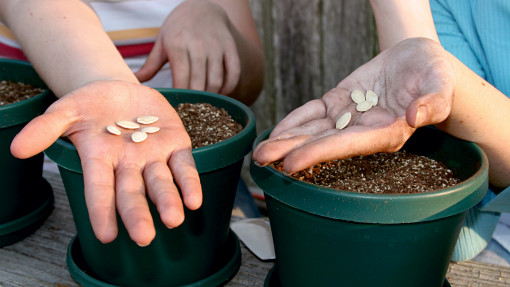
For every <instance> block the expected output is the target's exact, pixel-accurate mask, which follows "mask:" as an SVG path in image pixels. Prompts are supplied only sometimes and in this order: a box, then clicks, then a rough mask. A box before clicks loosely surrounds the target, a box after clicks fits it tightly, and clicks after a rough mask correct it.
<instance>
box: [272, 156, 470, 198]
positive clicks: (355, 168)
mask: <svg viewBox="0 0 510 287" xmlns="http://www.w3.org/2000/svg"><path fill="white" fill-rule="evenodd" d="M271 165H272V166H273V167H274V168H276V169H277V170H279V171H280V172H282V171H283V167H282V163H281V162H275V163H273V164H271ZM289 176H290V177H293V178H295V179H298V180H301V181H304V182H308V183H311V184H315V185H319V186H324V187H329V188H334V189H339V190H346V191H352V192H358V193H377V194H404V193H422V192H430V191H435V190H439V189H444V188H447V187H451V186H453V185H455V184H458V183H460V179H458V178H457V177H455V175H454V173H453V171H452V170H450V169H448V168H447V167H446V166H445V165H444V164H443V163H441V162H438V161H436V160H434V159H431V158H428V157H425V156H420V155H416V154H412V153H409V152H406V151H404V150H401V151H398V152H395V153H377V154H372V155H366V156H356V157H352V158H348V159H343V160H332V161H328V162H323V163H320V164H317V165H314V166H313V167H311V168H308V169H305V170H302V171H299V172H296V173H293V174H290V175H289Z"/></svg>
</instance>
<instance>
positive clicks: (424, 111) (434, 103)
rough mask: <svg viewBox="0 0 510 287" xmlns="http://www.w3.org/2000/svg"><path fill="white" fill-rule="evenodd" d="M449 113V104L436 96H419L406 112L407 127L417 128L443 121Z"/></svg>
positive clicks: (444, 99)
mask: <svg viewBox="0 0 510 287" xmlns="http://www.w3.org/2000/svg"><path fill="white" fill-rule="evenodd" d="M450 111H451V103H450V102H449V101H448V100H447V99H446V98H445V97H442V96H440V95H438V94H428V95H424V96H421V97H419V98H417V99H415V100H414V101H412V102H411V104H410V105H409V107H408V108H407V110H406V120H407V123H408V124H409V126H411V127H414V128H419V127H422V126H426V125H432V124H437V123H440V122H442V121H443V120H445V119H446V118H447V117H448V116H449V115H450Z"/></svg>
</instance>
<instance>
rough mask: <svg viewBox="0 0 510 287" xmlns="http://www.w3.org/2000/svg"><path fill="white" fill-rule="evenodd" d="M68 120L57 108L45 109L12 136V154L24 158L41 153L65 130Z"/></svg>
mask: <svg viewBox="0 0 510 287" xmlns="http://www.w3.org/2000/svg"><path fill="white" fill-rule="evenodd" d="M70 121H71V120H70V118H69V117H67V116H66V114H65V113H64V112H60V111H58V110H53V111H51V112H49V111H46V112H45V113H44V114H42V115H40V116H38V117H36V118H34V119H33V120H32V121H30V122H29V123H28V124H27V125H26V126H25V127H24V128H23V129H22V130H21V131H20V132H19V133H18V134H17V135H16V136H15V137H14V139H13V141H12V143H11V153H12V155H13V156H14V157H16V158H20V159H25V158H29V157H32V156H34V155H36V154H39V153H41V152H42V151H44V150H45V149H47V148H48V147H49V146H50V145H52V144H53V143H54V142H55V141H56V140H57V139H58V138H59V137H60V136H61V135H62V134H63V133H64V132H65V130H66V129H67V127H68V126H69V124H70Z"/></svg>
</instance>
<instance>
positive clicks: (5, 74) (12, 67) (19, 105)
mask: <svg viewBox="0 0 510 287" xmlns="http://www.w3.org/2000/svg"><path fill="white" fill-rule="evenodd" d="M0 78H1V80H5V81H15V82H22V83H24V84H29V85H33V86H35V87H38V88H42V89H45V91H43V92H42V93H40V94H38V95H36V96H34V97H32V98H30V99H26V100H23V101H20V102H16V103H12V104H8V105H3V106H0V128H7V127H11V126H16V125H19V124H24V123H27V122H29V121H30V120H32V119H33V118H34V117H36V116H38V115H40V114H42V113H44V111H45V110H46V108H47V107H48V106H49V105H50V104H51V103H52V102H53V101H54V100H55V96H54V95H53V93H52V92H51V91H50V90H49V89H48V87H47V86H46V85H45V84H44V82H43V80H42V79H41V78H40V77H39V75H38V74H37V72H36V71H35V70H34V68H33V67H32V65H31V64H30V63H28V62H25V61H20V60H12V59H0Z"/></svg>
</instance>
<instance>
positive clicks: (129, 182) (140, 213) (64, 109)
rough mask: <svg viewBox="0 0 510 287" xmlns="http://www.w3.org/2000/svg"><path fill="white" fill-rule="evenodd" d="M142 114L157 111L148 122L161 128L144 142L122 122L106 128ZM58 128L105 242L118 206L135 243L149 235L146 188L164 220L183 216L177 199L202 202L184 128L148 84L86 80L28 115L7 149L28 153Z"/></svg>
mask: <svg viewBox="0 0 510 287" xmlns="http://www.w3.org/2000/svg"><path fill="white" fill-rule="evenodd" d="M144 115H154V116H157V117H159V120H158V121H157V122H156V123H155V124H154V125H157V126H158V127H160V128H161V130H160V131H158V132H157V133H154V134H150V135H149V136H148V138H147V139H146V140H145V141H143V142H139V143H135V142H133V141H132V140H131V138H130V134H131V133H132V131H128V130H125V129H122V128H120V129H121V131H122V132H123V134H122V135H120V136H117V135H113V134H110V133H108V132H107V131H106V126H108V125H115V122H116V121H119V120H130V121H135V120H136V118H137V117H139V116H144ZM60 136H67V137H69V139H70V140H71V141H72V142H73V144H74V145H75V146H76V148H77V150H78V153H79V155H80V159H81V164H82V168H83V177H84V184H85V199H86V202H87V208H88V210H89V214H90V221H91V224H92V227H93V229H94V232H95V234H96V236H97V238H98V239H99V240H100V241H102V242H104V243H107V242H111V241H113V240H114V239H115V237H116V236H117V232H118V230H117V222H116V210H118V212H119V214H120V217H121V218H122V221H123V222H124V225H125V226H126V228H127V230H128V232H129V235H130V237H131V238H132V239H133V240H134V241H135V242H136V243H137V244H139V245H141V246H145V245H148V244H149V243H150V242H151V241H152V240H153V239H154V237H155V235H156V232H155V229H154V224H153V220H152V217H151V214H150V212H149V207H148V203H147V200H146V195H148V196H149V197H150V199H151V200H152V201H153V202H154V204H155V205H156V206H157V209H158V211H159V214H160V216H161V220H162V221H163V223H164V224H165V225H166V226H168V227H170V228H171V227H176V226H178V225H180V224H181V223H182V222H183V220H184V210H183V205H182V201H183V202H184V204H185V205H186V206H187V207H188V208H189V209H192V210H194V209H197V208H199V207H200V206H201V204H202V193H201V185H200V179H199V177H198V173H197V170H196V168H195V162H194V160H193V157H192V154H191V141H190V139H189V136H188V134H187V133H186V130H185V128H184V126H183V125H182V122H181V120H180V118H179V116H178V115H177V113H176V112H175V110H174V109H173V108H172V107H171V106H170V104H169V103H168V101H167V100H166V99H165V98H164V97H163V96H162V95H161V94H160V93H158V92H157V91H156V90H154V89H151V88H148V87H145V86H143V85H139V84H132V83H127V82H122V81H98V82H92V83H89V84H87V85H85V86H83V87H81V88H79V89H77V90H75V91H73V92H71V93H69V94H68V95H66V96H64V97H62V98H61V99H59V100H58V101H56V102H55V103H54V104H53V105H52V106H50V107H49V108H48V110H47V111H46V112H45V113H44V114H43V115H41V116H39V117H37V118H35V119H34V120H32V121H31V122H30V123H29V124H28V125H27V126H26V127H25V128H24V129H23V130H22V131H21V132H20V133H19V134H18V135H17V136H16V138H15V139H14V141H13V143H12V146H11V151H12V153H13V155H14V156H16V157H19V158H27V157H30V156H33V155H35V154H37V153H40V152H42V151H43V150H44V149H46V148H47V147H49V146H50V145H51V144H52V143H53V142H54V141H55V140H57V139H58V138H59V137H60ZM174 179H175V182H176V183H177V184H178V185H179V187H180V189H181V191H182V195H183V198H182V201H181V197H180V195H179V192H178V190H177V187H176V185H175V184H174Z"/></svg>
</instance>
